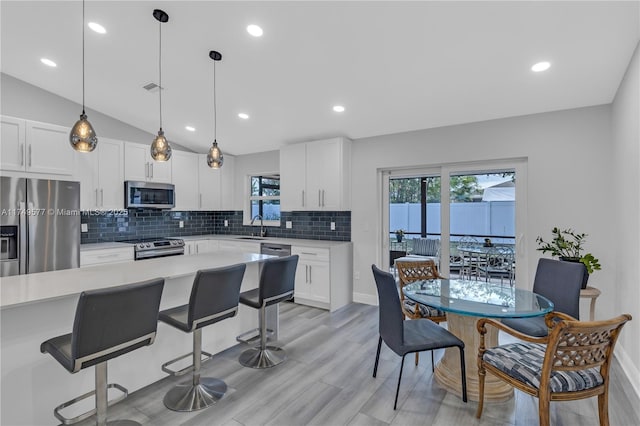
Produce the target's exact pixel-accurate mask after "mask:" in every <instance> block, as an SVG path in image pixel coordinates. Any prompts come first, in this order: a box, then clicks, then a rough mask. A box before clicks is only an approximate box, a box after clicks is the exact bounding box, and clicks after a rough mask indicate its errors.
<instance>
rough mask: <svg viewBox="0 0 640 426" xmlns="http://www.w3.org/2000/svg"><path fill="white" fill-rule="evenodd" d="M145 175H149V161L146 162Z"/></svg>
mask: <svg viewBox="0 0 640 426" xmlns="http://www.w3.org/2000/svg"><path fill="white" fill-rule="evenodd" d="M144 177H146V178H147V177H149V163H144Z"/></svg>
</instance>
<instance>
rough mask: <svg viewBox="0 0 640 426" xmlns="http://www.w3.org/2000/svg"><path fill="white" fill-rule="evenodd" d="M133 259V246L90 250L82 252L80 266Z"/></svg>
mask: <svg viewBox="0 0 640 426" xmlns="http://www.w3.org/2000/svg"><path fill="white" fill-rule="evenodd" d="M132 260H133V247H124V248H111V249H102V250H88V251H81V252H80V267H83V266H91V265H100V264H103V263H115V262H127V261H132Z"/></svg>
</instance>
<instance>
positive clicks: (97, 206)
mask: <svg viewBox="0 0 640 426" xmlns="http://www.w3.org/2000/svg"><path fill="white" fill-rule="evenodd" d="M95 204H96V207H98V206H99V204H98V188H96V203H95Z"/></svg>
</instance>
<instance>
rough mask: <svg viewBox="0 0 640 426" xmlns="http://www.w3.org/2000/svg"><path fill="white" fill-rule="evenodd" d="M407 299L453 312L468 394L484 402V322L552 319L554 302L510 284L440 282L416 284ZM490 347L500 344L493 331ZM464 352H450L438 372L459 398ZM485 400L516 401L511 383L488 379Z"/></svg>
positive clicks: (410, 286)
mask: <svg viewBox="0 0 640 426" xmlns="http://www.w3.org/2000/svg"><path fill="white" fill-rule="evenodd" d="M402 291H403V293H404V295H405V297H407V298H409V299H411V300H413V301H414V302H417V303H421V304H423V305H428V306H433V307H435V308H438V309H441V310H443V311H445V312H446V313H447V329H448V330H449V331H450V332H451V333H453V334H455V335H456V336H458V338H460V339H461V340H462V341H463V342H464V344H465V348H464V357H465V364H466V373H467V393H468V396H469V398H470V399H471V400H472V401H477V400H478V347H479V345H480V334H479V333H478V331H477V329H476V322H477V320H478V318H487V317H488V318H524V317H535V316H541V315H544V314H546V313H547V312H551V311H552V310H553V303H552V302H551V301H550V300H549V299H547V298H545V297H543V296H540V295H539V294H536V293H533V292H532V291H528V290H523V289H519V288H515V287H511V286H509V285H501V284H493V283H487V282H482V281H466V280H450V279H444V278H443V279H437V280H426V281H416V282H414V283H411V284H408V285H406V286H404V287H403V289H402ZM487 331H488V332H487V334H486V335H485V345H486V346H487V347H493V346H497V345H498V331H497V330H496V329H495V328H494V327H488V328H487ZM458 354H459V352H458V350H457V349H456V350H454V349H451V348H448V349H446V350H445V354H444V356H443V357H442V359H441V360H440V362H439V363H438V365H437V366H436V368H435V378H436V381H437V382H438V383H439V384H440V385H441V386H442V387H444V388H445V389H447V390H448V391H450V392H453V393H455V394H457V395H461V394H462V384H461V383H460V374H461V373H460V359H459V358H458V356H459V355H458ZM484 395H485V396H484V398H485V401H505V400H507V399H509V398H511V397H512V396H513V388H512V387H511V386H509V385H508V384H506V383H505V382H503V381H501V380H498V379H495V378H494V377H493V376H492V375H490V374H488V375H487V376H486V381H485V388H484Z"/></svg>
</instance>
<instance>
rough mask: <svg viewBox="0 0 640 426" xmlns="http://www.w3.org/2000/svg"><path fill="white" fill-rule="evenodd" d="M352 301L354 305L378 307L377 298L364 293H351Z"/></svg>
mask: <svg viewBox="0 0 640 426" xmlns="http://www.w3.org/2000/svg"><path fill="white" fill-rule="evenodd" d="M353 301H354V302H355V303H364V304H365V305H373V306H378V296H375V295H373V294H366V293H355V292H354V293H353Z"/></svg>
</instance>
